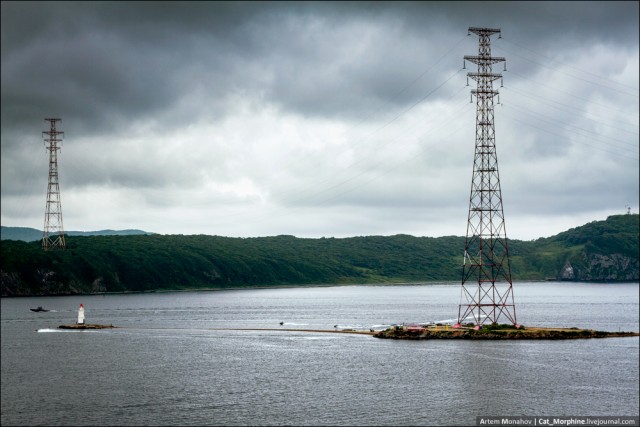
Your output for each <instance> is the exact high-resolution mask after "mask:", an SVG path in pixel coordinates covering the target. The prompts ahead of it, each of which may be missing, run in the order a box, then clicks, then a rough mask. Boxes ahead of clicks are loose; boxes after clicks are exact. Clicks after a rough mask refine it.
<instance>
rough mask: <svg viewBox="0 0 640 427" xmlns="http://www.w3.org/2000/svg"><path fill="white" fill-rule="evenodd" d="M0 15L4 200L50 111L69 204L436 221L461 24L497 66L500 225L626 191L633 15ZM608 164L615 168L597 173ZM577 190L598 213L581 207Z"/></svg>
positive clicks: (270, 11)
mask: <svg viewBox="0 0 640 427" xmlns="http://www.w3.org/2000/svg"><path fill="white" fill-rule="evenodd" d="M1 7H2V16H1V23H2V26H1V32H2V33H1V36H2V37H1V43H2V52H1V60H2V63H1V71H2V73H1V85H2V96H1V119H2V132H1V143H2V178H3V179H2V195H3V200H8V199H6V198H7V197H9V196H11V197H13V196H17V195H19V194H31V193H32V194H39V193H41V192H42V185H41V183H40V181H39V179H40V178H38V179H33V178H28V179H27V177H28V176H32V175H33V173H34V172H33V171H36V170H38V167H39V166H38V165H39V164H40V165H41V164H43V162H46V159H44V157H46V152H44V149H42V152H41V154H42V156H41V157H37V156H34V155H32V154H31V150H33V149H35V147H38V148H42V141H41V140H39V137H40V135H41V132H42V131H43V130H46V122H44V120H43V119H44V118H45V117H50V116H58V117H61V118H63V122H62V129H63V130H64V131H65V132H66V134H67V136H72V137H73V141H74V144H75V145H74V149H73V150H67V149H66V148H65V151H64V152H63V155H62V156H61V157H60V161H61V162H63V161H64V162H66V164H65V169H64V173H63V174H62V177H63V178H62V179H63V180H64V181H63V182H64V184H65V185H66V189H67V191H89V190H88V189H89V188H94V187H95V188H100V187H103V188H109V189H127V190H129V191H134V192H135V191H139V192H141V193H143V194H145V195H146V196H145V197H151V196H150V194H156V193H155V192H157V194H160V195H161V197H162V204H169V205H170V204H171V202H173V201H174V200H176V201H183V200H185V198H186V196H185V194H192V193H193V194H194V195H193V197H192V199H190V200H189V203H191V204H193V205H194V206H209V205H215V204H216V203H218V202H219V203H224V204H225V205H235V204H237V205H242V204H243V203H248V202H247V201H248V200H253V201H255V200H268V202H269V203H274V204H276V205H278V206H283V207H284V206H286V207H288V208H294V207H296V206H304V207H305V208H309V209H311V208H312V207H313V206H322V207H327V208H329V207H330V208H332V209H339V208H344V209H347V207H352V208H360V209H364V212H369V215H370V216H371V217H372V218H373V217H375V218H376V219H372V220H371V227H376V229H383V228H385V227H379V225H375V226H374V225H373V224H374V223H375V224H378V222H379V221H382V220H383V218H384V215H382V213H381V214H380V215H377V214H374V213H373V212H372V211H375V210H376V206H377V207H378V208H377V210H379V211H380V212H382V211H384V212H392V211H393V209H392V208H388V206H395V207H402V209H404V210H405V211H406V212H414V209H425V210H427V209H429V206H431V207H432V208H433V209H435V208H438V209H443V210H446V209H449V208H450V207H451V206H453V205H456V203H457V202H456V200H457V199H456V197H457V196H455V194H456V193H457V192H458V191H460V189H465V188H467V186H468V184H469V179H470V172H469V171H467V169H466V168H467V166H469V165H468V164H470V162H471V161H472V158H471V155H472V154H473V153H472V150H473V136H472V134H471V133H472V132H473V120H474V114H475V112H474V107H473V106H472V105H470V106H469V105H466V106H465V105H464V103H465V102H468V99H469V98H468V97H469V94H468V90H469V89H470V88H465V87H464V84H465V80H466V79H465V74H466V72H467V71H469V70H472V64H467V68H468V70H461V67H462V64H463V61H462V58H463V56H464V55H474V54H475V53H476V52H477V37H475V36H470V37H467V36H466V35H467V28H468V27H469V26H487V27H498V28H501V29H502V35H503V38H502V40H500V39H494V41H493V44H492V48H493V51H494V54H496V55H500V56H505V57H507V65H508V71H507V72H505V73H504V77H505V78H504V82H505V88H504V89H503V90H502V94H501V97H502V100H503V101H504V102H505V107H504V109H502V108H499V109H497V110H496V116H497V117H498V119H497V120H498V125H497V129H498V134H497V135H498V136H497V138H498V140H499V141H500V142H499V144H500V149H499V153H500V155H501V159H502V156H504V157H505V158H508V159H510V162H507V163H506V165H505V166H504V170H505V172H506V173H509V172H510V168H512V166H511V165H512V164H516V165H517V166H515V167H513V168H514V170H513V172H512V175H511V176H509V181H508V182H509V184H507V188H509V189H510V190H512V191H513V192H514V193H516V195H515V196H513V198H512V199H511V200H514V204H515V205H516V206H517V207H514V208H513V209H514V211H519V212H525V209H524V208H522V206H526V204H527V203H528V202H527V200H535V201H536V204H535V206H536V209H537V211H540V212H544V211H547V212H568V211H571V210H583V211H584V210H591V211H593V210H595V209H597V208H598V207H599V206H612V205H614V204H615V203H618V201H619V200H618V199H621V198H625V195H626V194H637V192H638V191H637V190H638V184H637V171H638V169H637V165H635V166H632V165H631V163H632V162H633V161H635V162H636V163H637V156H638V151H637V141H638V140H637V133H638V128H637V113H638V108H637V104H638V91H637V87H638V81H637V57H638V33H639V30H638V19H637V17H638V2H126V3H125V2H2V5H1ZM501 69H502V68H498V69H496V71H499V70H501ZM465 125H468V128H466V127H465V128H464V129H466V130H465V132H466V133H465V134H464V135H463V134H462V132H461V128H462V127H463V126H465ZM411 144H416V145H417V146H419V147H421V148H420V149H413V148H412V145H411ZM588 150H591V152H590V153H589V151H588ZM585 153H589V155H586V154H585ZM592 153H595V154H592ZM597 155H601V156H602V157H603V158H605V159H606V160H607V161H599V162H597V161H593V158H592V157H589V156H597ZM611 158H614V159H617V160H619V161H621V162H623V164H624V165H625V166H624V167H621V168H620V170H619V171H615V170H613V169H612V168H611V166H610V164H609V163H608V161H609V160H610V159H611ZM43 159H44V160H43ZM545 162H546V163H545ZM555 162H558V164H557V165H556V164H555ZM503 164H504V163H503ZM549 164H550V165H551V166H549ZM586 165H588V166H589V168H590V171H589V172H586V171H584V170H582V169H581V166H584V167H586ZM536 168H542V169H543V170H544V171H543V172H540V173H536V170H537V169H536ZM30 174H31V175H30ZM599 176H600V177H602V178H601V181H598V180H597V179H598V177H599ZM604 176H608V177H610V178H611V180H612V181H613V182H614V183H613V184H612V185H614V186H615V190H613V191H607V190H606V188H605V187H606V186H602V185H601V183H602V182H606V180H605V179H604ZM415 177H420V180H421V181H420V182H416V179H415ZM547 177H548V179H547ZM42 179H44V180H46V175H44V174H43V178H42ZM557 182H562V183H563V185H560V186H558V185H556V184H554V183H557ZM545 186H550V187H552V188H548V189H547V188H545ZM176 188H182V189H193V191H192V192H189V191H184V192H183V193H182V195H178V194H174V193H173V191H174V189H176ZM531 188H537V189H538V190H537V191H536V192H535V194H533V195H528V194H529V192H530V191H531ZM589 188H591V189H595V190H594V191H596V190H597V192H598V196H597V197H596V199H599V200H598V201H593V202H588V201H585V196H584V195H585V194H588V193H587V192H588V189H589ZM565 190H566V194H565V195H564V197H563V191H565ZM145 191H147V192H146V193H145ZM163 191H166V193H163ZM467 192H468V190H464V191H462V193H463V194H462V200H463V204H464V199H465V198H466V194H465V193H467ZM633 197H636V198H635V199H633V200H625V201H624V202H621V203H626V202H631V203H636V204H637V196H635V195H634V196H633ZM633 197H626V198H633ZM545 198H546V199H545ZM133 199H134V200H135V199H136V198H135V197H133ZM134 200H131V203H133V201H134ZM505 200H509V197H508V196H507V195H505ZM589 200H591V199H589ZM634 200H635V202H634ZM581 201H582V202H581ZM149 203H150V204H152V202H149ZM180 203H182V202H180ZM180 203H178V202H176V204H180ZM264 203H267V202H264ZM187 204H188V203H187ZM456 206H457V205H456ZM4 212H8V210H7V209H5V208H3V215H4ZM343 212H344V211H343ZM336 215H337V214H336ZM231 216H232V217H235V215H231ZM403 222H406V223H409V222H412V221H410V220H409V219H406V218H405V219H404V220H403ZM131 227H135V225H134V224H130V225H129V226H128V227H126V228H131ZM103 228H105V227H103ZM112 228H113V227H112Z"/></svg>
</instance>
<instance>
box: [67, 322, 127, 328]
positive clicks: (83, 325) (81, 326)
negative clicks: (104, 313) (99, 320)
mask: <svg viewBox="0 0 640 427" xmlns="http://www.w3.org/2000/svg"><path fill="white" fill-rule="evenodd" d="M114 328H116V326H113V325H98V324H91V323H82V324H78V323H75V324H71V325H60V326H58V329H114Z"/></svg>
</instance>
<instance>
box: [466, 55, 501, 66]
mask: <svg viewBox="0 0 640 427" xmlns="http://www.w3.org/2000/svg"><path fill="white" fill-rule="evenodd" d="M464 60H465V61H470V62H473V63H474V64H497V63H499V62H505V61H506V59H505V58H504V57H503V56H477V55H465V56H464Z"/></svg>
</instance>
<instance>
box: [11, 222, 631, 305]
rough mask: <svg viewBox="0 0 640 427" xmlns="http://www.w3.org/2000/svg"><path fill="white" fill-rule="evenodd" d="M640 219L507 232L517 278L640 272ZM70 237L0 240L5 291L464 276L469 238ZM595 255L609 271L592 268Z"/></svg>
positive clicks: (114, 289)
mask: <svg viewBox="0 0 640 427" xmlns="http://www.w3.org/2000/svg"><path fill="white" fill-rule="evenodd" d="M638 225H639V222H638V215H619V216H612V217H609V218H608V219H607V220H606V221H596V222H592V223H589V224H586V225H584V226H582V227H578V228H574V229H571V230H568V231H566V232H563V233H560V234H558V235H557V236H553V237H550V238H546V239H538V240H536V241H531V242H523V241H518V240H510V241H509V250H510V254H511V266H512V273H513V277H514V279H516V280H542V279H547V278H554V279H555V278H559V277H560V276H559V274H560V271H561V270H562V269H563V266H565V265H566V263H567V262H570V263H571V265H572V266H573V268H574V269H575V270H576V272H577V273H576V274H577V276H576V278H577V279H586V280H604V279H606V280H638V257H639V256H638ZM66 242H67V248H66V249H65V250H50V251H46V252H45V251H43V250H42V248H41V246H40V242H23V241H14V240H3V241H2V244H1V250H0V254H1V259H2V266H1V271H0V275H1V286H2V295H3V296H7V295H42V294H72V293H92V292H122V291H150V290H161V289H197V288H200V289H202V288H225V287H234V288H235V287H244V286H247V287H250V286H273V285H286V284H290V285H305V284H333V283H380V282H424V281H450V280H451V281H457V280H459V279H460V273H461V265H460V264H461V260H462V256H461V253H462V252H463V250H464V244H465V238H464V237H454V236H449V237H439V238H431V237H413V236H408V235H396V236H386V237H383V236H367V237H351V238H321V239H303V238H296V237H293V236H275V237H256V238H230V237H219V236H205V235H190V236H184V235H127V236H124V235H123V236H113V235H107V236H67V237H66ZM594 257H596V258H594ZM597 257H604V258H603V259H605V260H606V262H605V264H606V265H607V266H608V267H607V268H609V270H610V271H609V270H608V271H606V272H605V273H606V274H608V275H609V276H606V277H604V276H602V277H589V276H588V274H591V272H592V271H593V270H594V261H593V260H594V259H600V258H597ZM612 260H617V261H616V262H613V261H612ZM598 262H599V261H598ZM598 265H599V264H598ZM621 269H622V270H624V271H621ZM580 272H583V273H584V274H582V275H580V274H579V273H580ZM585 272H587V273H588V274H587V275H585V274H586V273H585ZM611 274H613V276H611Z"/></svg>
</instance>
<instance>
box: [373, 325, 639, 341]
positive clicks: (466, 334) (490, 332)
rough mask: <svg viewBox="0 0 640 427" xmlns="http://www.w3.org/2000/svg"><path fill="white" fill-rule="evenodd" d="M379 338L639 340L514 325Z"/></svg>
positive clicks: (405, 331)
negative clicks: (612, 338) (616, 338)
mask: <svg viewBox="0 0 640 427" xmlns="http://www.w3.org/2000/svg"><path fill="white" fill-rule="evenodd" d="M373 336H374V337H376V338H389V339H412V340H430V339H468V340H518V339H525V340H564V339H580V338H611V337H637V336H640V333H638V332H606V331H595V330H592V329H579V328H540V327H526V328H525V327H524V326H521V327H519V328H516V327H514V326H512V325H497V326H492V325H489V326H484V327H482V328H480V329H474V328H473V327H459V328H453V327H451V328H449V327H445V326H441V327H426V328H416V327H413V328H412V327H398V326H396V327H392V328H389V329H386V330H384V331H380V332H378V333H376V334H374V335H373Z"/></svg>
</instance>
